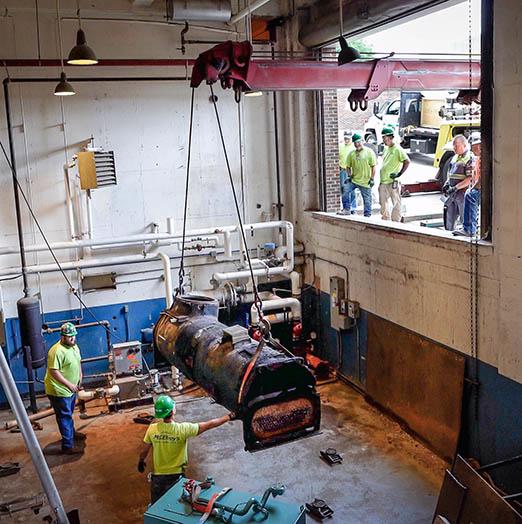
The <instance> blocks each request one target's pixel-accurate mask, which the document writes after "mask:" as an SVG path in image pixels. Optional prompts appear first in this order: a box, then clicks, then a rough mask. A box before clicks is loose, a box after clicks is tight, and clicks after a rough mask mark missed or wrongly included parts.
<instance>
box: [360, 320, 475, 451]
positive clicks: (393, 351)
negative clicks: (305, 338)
mask: <svg viewBox="0 0 522 524" xmlns="http://www.w3.org/2000/svg"><path fill="white" fill-rule="evenodd" d="M464 365H465V358H464V356H463V355H459V354H457V353H455V352H453V351H451V350H449V349H448V348H445V347H444V346H441V345H439V344H437V343H436V342H433V341H432V340H429V339H427V338H425V337H423V336H421V335H419V334H417V333H413V332H412V331H409V330H407V329H405V328H403V327H402V326H399V325H397V324H394V323H392V322H389V321H387V320H384V319H382V318H380V317H377V316H376V315H372V314H370V315H368V355H367V377H366V384H367V385H366V391H367V394H368V396H369V397H370V398H371V399H372V400H373V401H374V402H376V403H377V404H379V405H380V406H382V407H383V408H384V409H385V410H387V411H389V412H391V413H392V414H393V415H394V416H396V417H397V418H398V419H399V420H400V421H402V422H403V423H404V424H405V425H406V426H407V427H408V428H409V429H410V430H411V431H412V432H413V433H415V434H416V435H417V436H418V437H419V438H420V439H421V440H423V441H424V442H426V443H427V444H428V445H429V446H430V447H431V448H432V449H433V450H434V451H435V452H436V453H437V454H438V455H440V456H441V457H443V458H444V459H446V460H448V461H451V460H452V458H453V457H454V456H455V453H456V451H457V443H458V437H459V433H460V424H461V412H462V394H463V388H464Z"/></svg>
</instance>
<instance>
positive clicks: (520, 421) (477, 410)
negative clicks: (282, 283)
mask: <svg viewBox="0 0 522 524" xmlns="http://www.w3.org/2000/svg"><path fill="white" fill-rule="evenodd" d="M319 301H320V308H318V309H320V311H319V315H320V326H321V328H320V330H319V341H320V342H319V349H320V352H321V356H322V357H323V358H325V359H327V360H328V361H330V362H331V363H332V364H334V365H335V366H336V367H337V366H338V365H339V351H338V348H339V346H338V334H337V331H335V330H334V329H332V328H331V327H330V296H329V294H328V293H323V292H321V293H320V298H319ZM367 320H368V315H367V312H366V311H363V310H361V318H360V319H359V350H357V332H356V330H355V328H352V329H351V330H347V331H343V332H342V334H341V337H340V338H341V350H342V357H341V358H342V366H341V372H342V373H343V374H344V375H346V376H348V377H349V378H350V379H351V380H352V381H354V382H355V383H356V384H357V385H359V386H361V387H362V388H363V389H364V385H365V383H366V359H365V357H366V351H367ZM448 351H452V350H451V349H449V348H448ZM358 355H360V359H358ZM358 362H359V363H360V370H359V369H358V367H357V365H358ZM478 375H479V383H480V386H479V388H478V404H477V395H476V390H475V387H474V386H473V385H472V384H471V383H470V382H469V381H467V382H466V385H465V389H464V402H463V418H462V433H461V441H460V445H459V450H460V452H461V453H462V454H463V455H464V456H465V457H475V458H477V459H478V460H480V462H481V463H482V464H488V463H491V462H495V461H498V460H502V459H507V458H510V457H514V456H516V455H520V454H522V417H521V414H522V384H520V383H518V382H515V381H513V380H510V379H509V378H506V377H504V376H502V375H500V374H499V373H498V369H497V368H495V367H493V366H491V365H489V364H486V363H485V362H480V361H479V363H478ZM473 376H474V364H473V362H472V361H471V359H470V358H469V357H468V356H466V378H470V377H473ZM492 476H493V478H494V479H495V481H496V482H497V483H498V484H499V485H500V486H501V487H503V488H504V489H506V491H507V492H509V493H514V492H520V491H522V464H518V465H514V466H510V467H508V468H504V469H503V470H499V471H498V472H496V473H492Z"/></svg>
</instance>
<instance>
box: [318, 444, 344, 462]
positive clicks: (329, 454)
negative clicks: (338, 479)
mask: <svg viewBox="0 0 522 524" xmlns="http://www.w3.org/2000/svg"><path fill="white" fill-rule="evenodd" d="M319 454H320V456H321V458H322V459H323V460H324V461H325V462H326V463H327V464H328V465H329V466H333V465H334V464H341V463H342V461H343V457H342V456H341V455H339V453H337V450H336V449H334V448H326V449H325V450H324V451H320V452H319Z"/></svg>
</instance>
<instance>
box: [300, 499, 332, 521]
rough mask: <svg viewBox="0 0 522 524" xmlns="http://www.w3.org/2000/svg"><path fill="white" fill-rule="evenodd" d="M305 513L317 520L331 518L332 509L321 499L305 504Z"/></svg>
mask: <svg viewBox="0 0 522 524" xmlns="http://www.w3.org/2000/svg"><path fill="white" fill-rule="evenodd" d="M306 511H307V512H308V513H310V515H312V516H313V517H315V518H317V519H319V520H324V519H328V518H331V516H332V515H333V513H334V511H333V509H332V508H331V507H330V506H328V504H327V503H326V502H325V501H324V500H323V499H314V500H313V501H312V502H307V503H306Z"/></svg>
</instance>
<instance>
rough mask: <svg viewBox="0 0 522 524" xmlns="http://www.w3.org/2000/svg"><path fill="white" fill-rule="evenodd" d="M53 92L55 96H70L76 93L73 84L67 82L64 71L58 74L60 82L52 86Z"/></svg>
mask: <svg viewBox="0 0 522 524" xmlns="http://www.w3.org/2000/svg"><path fill="white" fill-rule="evenodd" d="M54 94H55V95H56V96H72V95H75V94H76V93H75V91H74V88H73V86H72V85H71V84H69V82H67V76H66V74H65V72H64V71H62V74H61V75H60V82H58V84H57V86H56V87H55V88H54Z"/></svg>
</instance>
